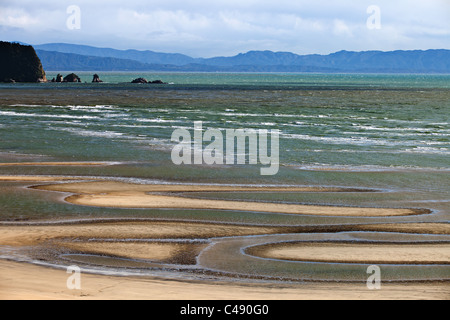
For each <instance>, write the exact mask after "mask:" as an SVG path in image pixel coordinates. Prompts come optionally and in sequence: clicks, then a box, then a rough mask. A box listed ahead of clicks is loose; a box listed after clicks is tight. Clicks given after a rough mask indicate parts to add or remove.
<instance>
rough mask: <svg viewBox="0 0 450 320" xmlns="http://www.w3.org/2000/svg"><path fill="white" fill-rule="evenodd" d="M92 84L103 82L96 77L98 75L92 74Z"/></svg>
mask: <svg viewBox="0 0 450 320" xmlns="http://www.w3.org/2000/svg"><path fill="white" fill-rule="evenodd" d="M92 82H93V83H99V82H103V81H102V80H100V77H99V76H98V74H94V78H93V79H92Z"/></svg>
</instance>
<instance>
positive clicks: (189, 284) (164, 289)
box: [0, 260, 450, 300]
mask: <svg viewBox="0 0 450 320" xmlns="http://www.w3.org/2000/svg"><path fill="white" fill-rule="evenodd" d="M68 276H70V275H69V274H67V273H66V271H65V270H56V269H51V268H45V267H41V266H36V265H31V264H26V263H17V262H10V261H4V260H0V299H2V300H4V299H5V300H14V299H19V300H180V299H181V300H184V299H189V300H235V299H239V300H396V299H405V300H418V299H429V300H446V299H449V298H450V290H449V286H448V283H424V284H420V283H419V284H417V283H416V284H414V283H404V284H390V283H386V284H382V290H368V289H367V287H366V285H365V284H346V283H341V284H336V283H304V284H301V285H288V284H285V285H270V284H267V285H264V284H248V283H240V284H238V283H229V282H220V281H217V282H210V283H206V282H193V281H175V280H165V279H155V278H147V277H112V276H102V275H92V274H83V272H82V274H81V290H69V289H67V286H66V283H67V279H68Z"/></svg>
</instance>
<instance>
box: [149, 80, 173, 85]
mask: <svg viewBox="0 0 450 320" xmlns="http://www.w3.org/2000/svg"><path fill="white" fill-rule="evenodd" d="M149 83H151V84H168V83H167V82H163V81H162V80H155V81H152V82H149Z"/></svg>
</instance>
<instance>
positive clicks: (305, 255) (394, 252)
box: [246, 242, 450, 265]
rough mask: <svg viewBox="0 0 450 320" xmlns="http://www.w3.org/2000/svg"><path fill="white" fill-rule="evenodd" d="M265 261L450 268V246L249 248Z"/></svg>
mask: <svg viewBox="0 0 450 320" xmlns="http://www.w3.org/2000/svg"><path fill="white" fill-rule="evenodd" d="M246 252H247V253H248V254H251V255H255V256H259V257H262V258H270V259H279V260H289V261H307V262H331V263H361V264H410V265H412V264H419V265H433V264H441V265H449V264H450V243H437V244H436V243H435V244H419V243H405V244H392V243H389V244H386V243H381V244H380V243H372V244H367V243H351V244H348V243H317V242H301V243H300V242H299V243H279V244H270V245H263V246H256V247H251V248H248V249H247V251H246Z"/></svg>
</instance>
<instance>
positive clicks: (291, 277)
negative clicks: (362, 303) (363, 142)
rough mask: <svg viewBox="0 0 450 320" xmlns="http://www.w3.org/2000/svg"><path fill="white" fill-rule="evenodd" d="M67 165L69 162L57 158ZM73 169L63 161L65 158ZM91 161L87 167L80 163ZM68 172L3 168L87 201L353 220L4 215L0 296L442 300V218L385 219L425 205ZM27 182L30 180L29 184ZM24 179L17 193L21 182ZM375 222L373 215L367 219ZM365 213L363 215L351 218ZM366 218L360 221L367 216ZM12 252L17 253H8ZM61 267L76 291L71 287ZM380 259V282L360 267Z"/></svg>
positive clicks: (447, 230)
mask: <svg viewBox="0 0 450 320" xmlns="http://www.w3.org/2000/svg"><path fill="white" fill-rule="evenodd" d="M62 165H66V164H62ZM68 165H71V164H68ZM89 165H90V164H86V166H89ZM86 180H87V179H82V178H81V179H76V178H74V177H68V176H60V177H58V176H2V177H0V181H3V182H2V183H12V182H15V183H17V186H16V187H13V189H14V188H16V189H17V190H19V191H18V192H36V193H37V194H38V196H39V197H48V196H53V195H57V197H56V198H53V200H51V201H52V202H56V203H62V204H64V205H65V206H75V207H87V208H95V207H97V208H101V207H103V208H105V209H107V210H112V209H113V208H116V209H117V208H118V209H119V210H120V209H126V208H132V209H133V210H139V209H148V208H151V209H164V210H168V209H173V208H175V209H184V210H191V211H192V210H194V211H195V210H206V211H205V212H210V211H211V210H213V211H212V212H214V211H215V210H219V211H222V212H224V214H225V215H226V214H227V211H229V212H232V211H233V210H239V211H240V212H242V213H245V212H262V213H263V214H277V215H279V214H288V215H289V216H300V217H301V216H303V215H304V216H312V217H314V216H315V215H317V216H318V217H319V218H320V217H322V216H324V218H327V216H328V217H333V216H335V217H338V218H346V217H347V218H352V219H356V220H355V221H356V222H359V223H352V224H322V225H314V224H311V225H309V224H303V225H302V224H300V225H282V224H281V225H276V224H275V225H267V224H258V223H254V224H248V223H230V222H212V221H195V220H190V221H189V220H184V221H183V220H177V219H170V210H169V211H168V212H167V213H166V214H165V217H166V218H165V219H155V218H150V217H149V218H126V217H124V216H119V217H116V218H107V217H103V218H88V217H86V218H84V219H77V220H71V219H64V218H59V219H56V220H49V219H46V220H34V221H33V220H31V221H27V220H25V221H9V222H8V221H4V222H2V224H1V225H0V246H1V248H2V253H3V257H4V258H5V257H6V259H4V260H0V269H1V272H0V274H1V281H0V283H1V284H0V299H164V300H165V299H193V300H204V299H240V300H243V299H244V300H246V299H249V300H267V299H270V300H272V299H280V300H295V299H448V298H449V297H450V290H449V286H448V280H449V277H448V276H449V273H448V270H449V269H448V264H449V261H450V256H449V243H450V237H449V235H450V225H449V224H448V223H442V222H438V221H437V222H433V221H430V222H426V223H425V222H422V223H418V222H414V221H409V222H408V221H407V220H406V221H402V222H401V223H395V222H390V223H388V221H389V220H386V219H392V218H395V217H396V216H397V217H398V218H402V219H408V217H412V218H414V217H415V216H417V215H419V216H427V215H429V214H430V212H427V210H425V209H407V208H403V209H398V208H355V207H331V206H306V205H295V204H283V203H264V202H254V201H253V202H252V201H231V200H217V199H202V198H197V196H198V194H209V193H212V194H215V193H223V194H228V193H232V194H234V193H241V192H249V193H255V194H260V193H270V192H274V193H277V194H283V193H288V194H292V193H316V194H326V193H343V194H346V193H361V192H376V191H373V190H372V191H371V190H358V189H348V188H317V187H314V188H313V187H285V186H280V187H276V186H269V187H261V186H258V187H256V186H255V187H252V186H246V187H243V186H230V185H189V184H185V185H183V184H172V185H171V184H164V185H161V184H159V185H158V184H150V185H145V184H133V183H124V182H119V181H111V180H110V181H105V180H104V179H101V180H92V179H90V180H89V181H86ZM31 183H32V184H31ZM24 186H25V189H24V188H23V187H24ZM374 218H375V219H382V220H380V221H383V222H384V223H381V222H380V221H378V220H377V222H376V223H370V221H372V220H370V219H374ZM358 219H362V220H358ZM367 219H369V220H367ZM12 260H14V261H12ZM70 265H76V266H80V267H81V270H82V272H81V279H82V288H81V289H80V290H69V289H67V287H66V281H67V279H68V277H69V275H68V274H67V272H66V268H67V267H68V266H70ZM370 265H381V266H382V270H383V280H386V281H383V284H382V290H369V289H368V286H367V284H366V280H367V277H368V275H367V271H366V269H367V267H368V266H370Z"/></svg>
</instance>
